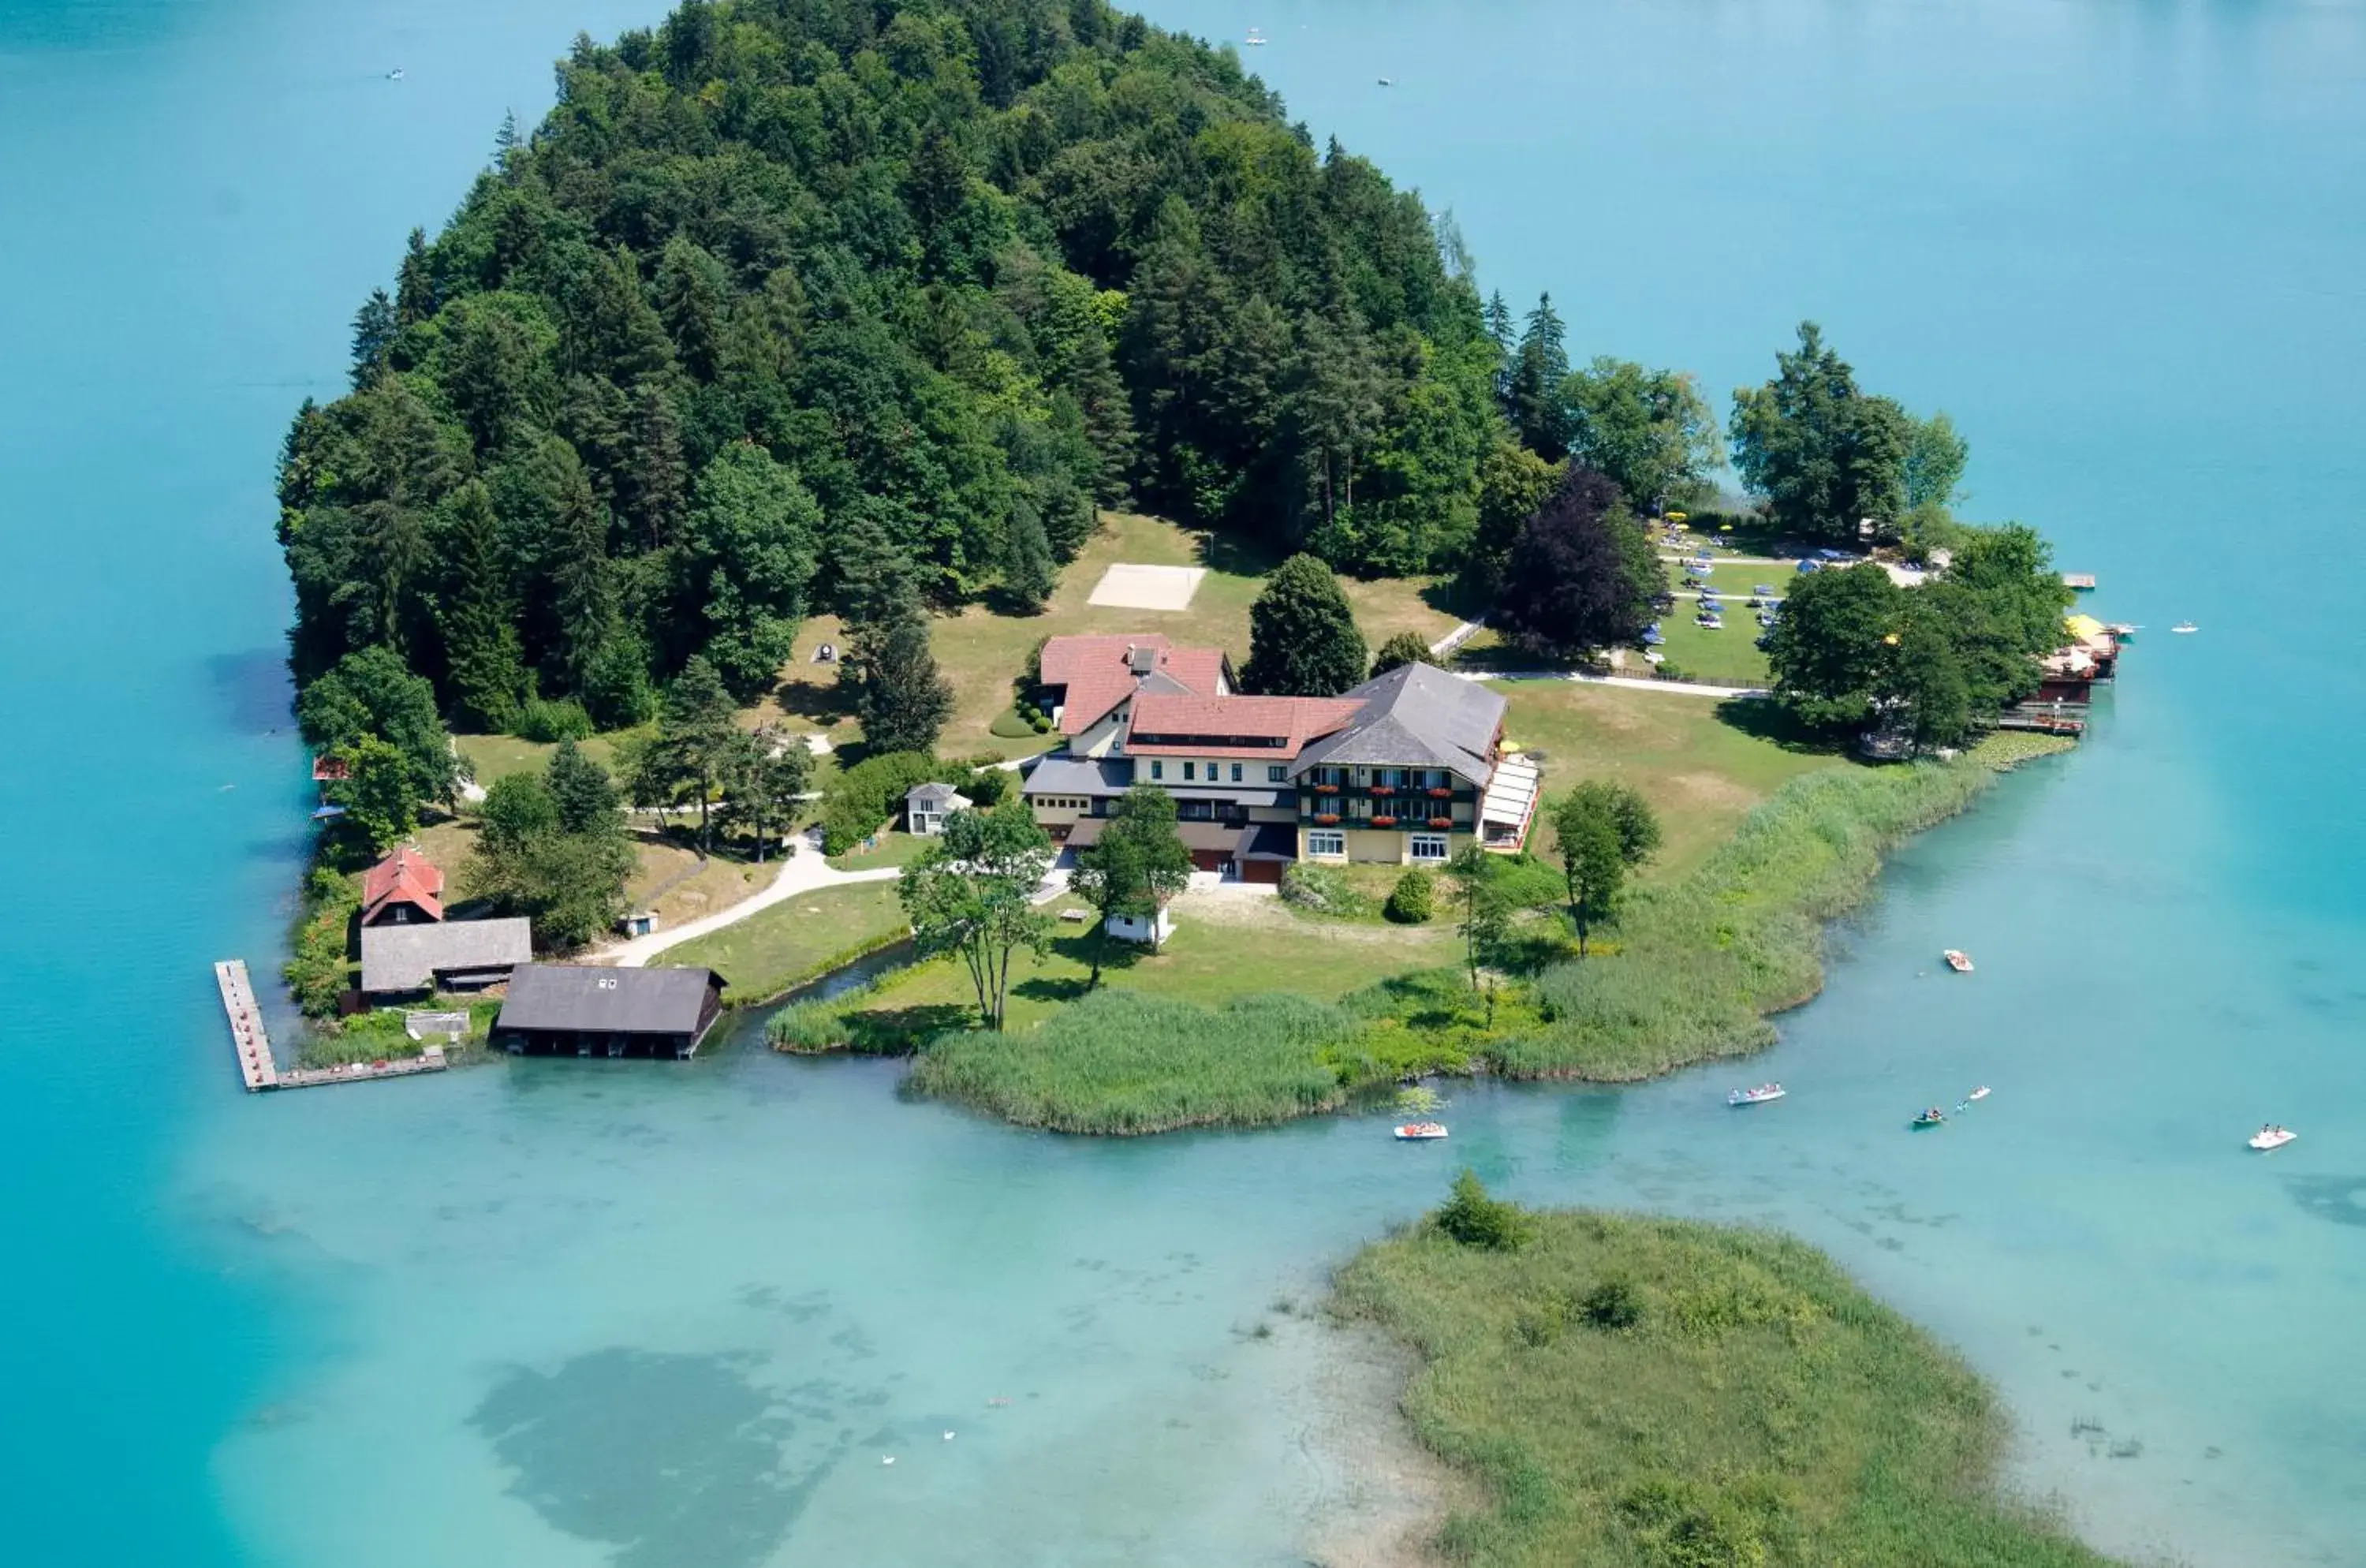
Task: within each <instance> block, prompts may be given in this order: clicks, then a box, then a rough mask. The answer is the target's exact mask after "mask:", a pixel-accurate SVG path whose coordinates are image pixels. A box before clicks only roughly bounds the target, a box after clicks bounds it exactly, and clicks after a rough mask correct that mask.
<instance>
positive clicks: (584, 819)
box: [543, 736, 623, 833]
mask: <svg viewBox="0 0 2366 1568" xmlns="http://www.w3.org/2000/svg"><path fill="white" fill-rule="evenodd" d="M543 779H544V784H545V786H546V788H547V789H548V790H549V792H550V799H551V804H552V805H553V806H554V807H556V808H557V812H558V828H559V830H560V831H561V832H566V833H614V832H618V831H620V830H622V828H623V823H622V822H621V821H620V820H619V819H618V818H617V816H616V807H617V799H616V786H615V784H614V783H613V782H611V780H610V779H609V777H608V770H607V769H605V768H603V767H602V766H601V765H600V764H599V763H597V762H595V761H592V760H591V758H589V757H587V756H585V755H584V754H583V749H582V748H581V747H580V746H578V745H576V743H575V739H574V737H572V736H569V738H567V739H564V740H561V741H560V742H559V743H558V750H556V751H554V752H552V753H551V755H550V763H549V766H548V767H547V768H546V769H545V770H544V773H543Z"/></svg>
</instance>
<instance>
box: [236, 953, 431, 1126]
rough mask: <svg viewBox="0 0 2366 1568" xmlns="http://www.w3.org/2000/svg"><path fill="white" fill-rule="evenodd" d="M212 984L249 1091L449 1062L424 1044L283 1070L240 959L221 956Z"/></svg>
mask: <svg viewBox="0 0 2366 1568" xmlns="http://www.w3.org/2000/svg"><path fill="white" fill-rule="evenodd" d="M214 983H215V984H216V985H218V986H220V987H221V999H222V1011H223V1012H225V1013H227V1014H229V1016H230V1036H231V1047H232V1048H233V1049H235V1050H236V1051H237V1053H238V1073H239V1077H241V1078H242V1079H243V1080H244V1081H245V1083H246V1092H247V1093H249V1094H260V1093H262V1092H263V1091H264V1090H265V1089H315V1088H318V1087H319V1086H321V1085H322V1084H332V1083H372V1082H375V1081H376V1080H377V1079H379V1078H407V1077H411V1076H412V1075H414V1074H418V1073H440V1072H442V1071H443V1070H444V1069H445V1067H446V1066H450V1064H449V1063H448V1062H447V1061H446V1060H445V1055H444V1047H443V1046H441V1045H430V1046H429V1047H427V1049H426V1050H425V1051H423V1052H422V1053H421V1054H420V1055H416V1056H397V1057H389V1058H388V1059H386V1060H383V1061H377V1062H346V1063H344V1064H342V1065H341V1066H333V1067H291V1068H289V1069H288V1070H287V1072H284V1073H283V1072H281V1071H280V1070H279V1066H278V1064H277V1063H276V1062H275V1061H274V1060H273V1059H272V1055H271V1036H270V1034H269V1033H268V1032H266V1031H265V1029H264V1027H263V1010H262V1008H260V1007H258V1006H257V1005H256V1004H255V1000H254V982H252V981H251V980H249V979H248V978H247V974H246V960H245V959H243V958H225V959H223V960H222V961H221V962H220V963H219V964H215V965H214Z"/></svg>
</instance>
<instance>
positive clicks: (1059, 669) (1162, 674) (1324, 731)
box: [1024, 637, 1537, 882]
mask: <svg viewBox="0 0 2366 1568" xmlns="http://www.w3.org/2000/svg"><path fill="white" fill-rule="evenodd" d="M1055 677H1058V679H1055ZM1043 681H1044V684H1045V685H1047V686H1054V687H1057V688H1059V690H1060V691H1061V694H1062V695H1063V696H1064V697H1065V705H1064V706H1063V707H1062V710H1061V711H1062V718H1061V726H1060V728H1061V729H1062V731H1063V732H1064V733H1065V734H1066V735H1067V736H1069V737H1070V741H1069V745H1068V748H1067V750H1066V751H1065V753H1064V754H1060V755H1055V756H1050V757H1045V758H1043V759H1042V760H1041V761H1038V762H1036V763H1035V764H1034V765H1033V767H1032V768H1031V770H1030V771H1029V773H1028V774H1027V783H1026V784H1025V786H1024V795H1025V797H1026V800H1027V803H1028V805H1029V807H1031V809H1032V810H1033V812H1034V814H1035V819H1036V821H1038V822H1039V823H1041V824H1042V826H1043V827H1044V829H1046V830H1047V831H1049V832H1050V833H1051V834H1052V836H1053V838H1054V839H1055V840H1059V841H1061V842H1062V843H1064V844H1066V845H1071V846H1076V847H1082V846H1084V845H1087V844H1090V843H1092V842H1094V841H1095V840H1098V837H1099V835H1100V831H1101V829H1102V828H1103V827H1104V826H1105V825H1106V819H1107V818H1108V817H1109V815H1110V811H1111V809H1112V808H1113V807H1114V806H1115V804H1116V802H1117V800H1118V798H1119V797H1120V796H1121V795H1124V794H1125V792H1126V791H1127V790H1129V789H1131V788H1132V787H1133V786H1134V785H1136V784H1156V785H1157V786H1158V787H1159V788H1161V789H1163V790H1165V791H1166V793H1167V794H1168V795H1172V796H1174V798H1175V809H1176V815H1177V818H1179V819H1180V821H1181V826H1182V831H1183V841H1184V843H1185V844H1186V845H1187V846H1188V847H1189V849H1190V851H1191V859H1192V863H1194V864H1195V865H1197V866H1198V867H1199V868H1200V870H1202V871H1216V872H1222V873H1223V874H1226V875H1231V876H1238V877H1240V878H1242V879H1243V880H1245V881H1251V882H1273V881H1279V879H1280V876H1281V872H1282V868H1283V867H1284V866H1285V865H1287V864H1288V863H1290V861H1292V860H1295V859H1298V858H1300V857H1301V856H1303V857H1305V858H1308V859H1314V860H1353V861H1378V862H1380V863H1391V864H1407V863H1410V864H1414V865H1424V864H1440V863H1444V862H1446V861H1447V860H1448V859H1449V858H1450V857H1451V856H1452V855H1453V854H1454V853H1455V852H1456V851H1458V850H1459V849H1460V848H1461V847H1462V846H1463V845H1465V844H1470V843H1478V844H1480V845H1482V846H1483V847H1485V848H1487V849H1491V850H1498V851H1504V852H1510V851H1514V850H1516V849H1518V848H1519V846H1520V844H1521V843H1522V842H1523V841H1524V840H1526V838H1527V830H1528V826H1529V823H1530V821H1531V820H1532V819H1533V818H1534V816H1535V811H1536V795H1537V771H1536V768H1535V766H1534V764H1532V763H1530V762H1528V761H1526V760H1524V759H1522V758H1519V757H1517V756H1513V755H1506V754H1505V753H1504V750H1503V733H1504V699H1503V698H1502V697H1500V696H1498V695H1496V694H1494V693H1493V692H1490V691H1489V690H1487V689H1486V688H1485V687H1484V686H1482V685H1477V684H1474V683H1472V682H1466V681H1460V680H1457V679H1456V678H1455V677H1453V676H1451V675H1448V674H1447V673H1445V672H1444V671H1440V670H1437V669H1433V668H1432V667H1430V666H1429V665H1427V664H1409V665H1404V666H1402V667H1400V668H1399V669H1396V670H1393V671H1390V672H1388V673H1387V674H1385V675H1380V676H1376V677H1374V678H1373V679H1372V680H1369V681H1367V682H1364V683H1363V684H1362V685H1360V686H1358V687H1357V688H1355V690H1353V691H1352V692H1348V693H1346V694H1343V695H1340V696H1336V697H1286V696H1244V695H1240V694H1235V693H1234V691H1233V690H1232V679H1231V671H1230V669H1229V668H1228V667H1227V666H1226V665H1225V663H1224V659H1223V655H1222V653H1221V652H1219V651H1217V650H1216V649H1190V648H1174V647H1171V646H1169V645H1168V644H1167V642H1166V639H1165V638H1164V637H1054V638H1053V639H1052V640H1051V641H1050V642H1047V643H1046V644H1044V647H1043Z"/></svg>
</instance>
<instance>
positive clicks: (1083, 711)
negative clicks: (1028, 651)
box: [1042, 633, 1224, 735]
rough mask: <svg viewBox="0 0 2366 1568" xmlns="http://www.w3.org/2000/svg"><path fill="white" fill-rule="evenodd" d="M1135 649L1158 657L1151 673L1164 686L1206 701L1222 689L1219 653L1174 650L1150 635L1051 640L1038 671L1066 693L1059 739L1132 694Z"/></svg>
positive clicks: (1137, 678) (1082, 729) (1135, 679)
mask: <svg viewBox="0 0 2366 1568" xmlns="http://www.w3.org/2000/svg"><path fill="white" fill-rule="evenodd" d="M1135 649H1150V650H1151V651H1152V652H1154V653H1155V654H1156V655H1157V658H1156V660H1155V662H1154V663H1153V665H1152V669H1153V671H1155V673H1156V674H1158V675H1160V676H1163V677H1165V679H1166V681H1167V682H1174V683H1175V684H1176V685H1178V686H1181V687H1183V688H1185V689H1186V690H1188V691H1190V692H1195V693H1202V694H1206V695H1209V696H1213V695H1215V694H1216V693H1217V692H1219V691H1220V690H1222V686H1223V674H1224V655H1223V650H1222V649H1214V648H1177V647H1175V646H1173V645H1172V644H1171V643H1169V642H1168V641H1167V640H1166V638H1165V637H1160V636H1158V635H1157V634H1155V633H1149V634H1145V635H1143V636H1139V637H1134V636H1124V635H1112V636H1102V637H1053V638H1051V639H1050V640H1049V641H1047V642H1045V643H1044V644H1043V655H1042V671H1043V683H1044V684H1045V685H1047V686H1063V687H1065V688H1066V694H1065V696H1064V697H1063V698H1062V699H1061V703H1062V706H1061V710H1060V732H1061V733H1062V734H1063V735H1081V734H1083V733H1084V732H1085V731H1086V730H1087V729H1090V728H1092V727H1093V726H1094V725H1095V724H1097V723H1098V722H1099V721H1100V720H1101V719H1102V718H1103V717H1104V716H1107V715H1108V713H1109V711H1110V709H1111V708H1114V707H1116V706H1117V705H1118V704H1120V703H1121V702H1123V701H1124V700H1125V699H1126V698H1128V697H1130V696H1132V695H1133V694H1134V691H1135V689H1136V688H1137V687H1138V686H1139V685H1140V683H1141V681H1142V679H1143V677H1142V676H1141V675H1140V674H1138V673H1137V672H1136V671H1135V670H1134V668H1133V663H1132V654H1133V652H1134V650H1135ZM1161 683H1162V684H1163V683H1165V682H1161Z"/></svg>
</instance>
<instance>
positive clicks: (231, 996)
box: [214, 958, 279, 1094]
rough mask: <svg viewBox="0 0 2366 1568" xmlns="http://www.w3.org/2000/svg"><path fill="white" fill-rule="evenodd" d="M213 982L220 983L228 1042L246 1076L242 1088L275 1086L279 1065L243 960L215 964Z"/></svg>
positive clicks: (253, 1090)
mask: <svg viewBox="0 0 2366 1568" xmlns="http://www.w3.org/2000/svg"><path fill="white" fill-rule="evenodd" d="M214 983H215V984H216V985H218V986H220V987H221V999H222V1011H224V1012H226V1013H228V1014H229V1015H230V1037H231V1045H232V1046H234V1047H235V1048H236V1049H237V1051H238V1073H239V1077H242V1078H243V1079H245V1080H246V1092H247V1093H249V1094H257V1093H260V1092H261V1091H263V1090H264V1089H277V1088H278V1087H279V1068H278V1066H277V1065H276V1064H275V1063H274V1062H273V1061H272V1059H271V1035H270V1033H269V1032H267V1031H266V1030H265V1028H264V1027H263V1009H262V1008H261V1007H260V1006H259V1005H257V1003H256V1002H255V999H254V982H252V981H251V980H249V979H248V978H247V976H246V960H245V959H243V958H225V959H223V960H222V961H221V962H220V963H218V964H215V965H214Z"/></svg>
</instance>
